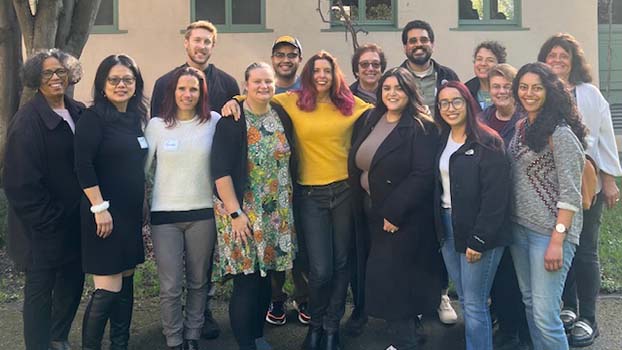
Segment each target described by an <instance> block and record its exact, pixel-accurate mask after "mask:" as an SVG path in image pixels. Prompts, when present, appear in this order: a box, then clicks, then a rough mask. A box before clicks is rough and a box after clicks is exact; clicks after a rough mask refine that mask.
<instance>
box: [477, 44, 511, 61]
mask: <svg viewBox="0 0 622 350" xmlns="http://www.w3.org/2000/svg"><path fill="white" fill-rule="evenodd" d="M480 49H488V50H490V51H491V52H492V54H493V55H495V57H496V58H497V63H505V62H506V59H507V56H508V53H507V52H506V50H505V46H504V45H503V44H501V43H500V42H498V41H494V40H489V41H484V42H482V43H480V44H479V45H477V47H476V48H475V51H473V59H475V57H476V56H477V53H478V52H479V50H480Z"/></svg>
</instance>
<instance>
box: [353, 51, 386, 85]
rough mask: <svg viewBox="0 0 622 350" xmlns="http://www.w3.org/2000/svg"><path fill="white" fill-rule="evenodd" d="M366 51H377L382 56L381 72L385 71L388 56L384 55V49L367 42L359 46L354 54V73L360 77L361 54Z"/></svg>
mask: <svg viewBox="0 0 622 350" xmlns="http://www.w3.org/2000/svg"><path fill="white" fill-rule="evenodd" d="M366 52H375V53H377V54H378V56H379V57H380V72H381V73H384V70H385V69H387V57H386V56H385V55H384V51H382V49H381V48H380V46H378V45H376V44H365V45H363V46H359V47H358V48H357V49H356V51H354V55H352V74H354V76H355V77H358V73H359V61H360V60H361V56H363V54H364V53H366Z"/></svg>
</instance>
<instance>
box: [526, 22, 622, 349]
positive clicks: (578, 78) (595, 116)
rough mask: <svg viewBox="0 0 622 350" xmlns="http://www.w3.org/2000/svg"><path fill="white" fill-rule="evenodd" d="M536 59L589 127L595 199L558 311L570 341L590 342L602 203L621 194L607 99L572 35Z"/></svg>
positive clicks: (594, 330) (554, 40)
mask: <svg viewBox="0 0 622 350" xmlns="http://www.w3.org/2000/svg"><path fill="white" fill-rule="evenodd" d="M538 61H540V62H544V63H546V64H547V65H548V66H549V67H550V68H551V70H552V71H553V73H555V74H556V75H557V76H558V77H559V78H560V79H561V80H562V82H563V83H564V86H565V87H566V89H567V90H568V91H570V93H571V95H572V96H573V97H574V100H575V102H576V104H577V109H578V110H579V113H580V114H581V117H582V118H583V119H582V121H583V123H585V126H586V127H587V129H588V130H589V134H588V135H587V137H586V138H585V140H586V143H587V146H586V148H585V153H586V154H587V155H588V156H590V158H591V159H592V160H593V161H594V163H595V164H596V167H597V168H598V170H599V187H598V188H597V190H598V191H597V192H598V195H597V197H596V201H595V202H594V203H593V204H592V206H591V207H590V208H589V209H586V210H584V211H583V229H582V230H581V238H580V244H579V246H577V251H576V253H575V257H574V260H573V262H572V265H571V267H570V271H568V276H567V278H566V285H565V287H564V294H563V296H562V299H563V301H564V307H563V309H562V312H561V317H562V321H563V322H564V327H565V328H566V329H567V330H571V329H572V331H571V337H570V338H569V339H570V344H571V345H572V346H589V345H591V344H592V343H593V342H594V338H596V337H597V336H598V334H599V331H598V324H597V322H596V298H597V296H598V293H599V291H600V262H599V260H598V236H599V231H600V222H601V216H602V213H603V207H604V206H605V205H606V206H607V208H613V207H614V206H615V205H616V204H617V202H618V201H619V200H620V190H619V189H618V186H617V185H616V182H615V177H616V176H622V168H620V160H619V159H618V149H617V146H616V140H615V134H614V132H613V123H612V121H611V111H610V110H609V103H608V102H607V100H605V98H604V97H603V95H602V94H601V93H600V91H599V90H598V88H597V87H596V86H594V85H592V84H591V82H592V75H591V73H590V69H591V68H590V66H589V64H588V63H587V60H586V58H585V54H584V53H583V49H582V48H581V45H580V44H579V42H578V41H577V39H575V38H574V37H573V36H572V35H570V34H567V33H559V34H556V35H553V36H552V37H551V38H549V39H548V40H547V41H546V42H545V43H544V44H543V45H542V48H541V49H540V53H539V54H538Z"/></svg>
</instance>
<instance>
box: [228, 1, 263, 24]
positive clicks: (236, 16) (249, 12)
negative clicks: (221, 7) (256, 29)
mask: <svg viewBox="0 0 622 350" xmlns="http://www.w3.org/2000/svg"><path fill="white" fill-rule="evenodd" d="M231 11H232V14H231V15H232V16H231V17H232V20H233V24H261V0H231Z"/></svg>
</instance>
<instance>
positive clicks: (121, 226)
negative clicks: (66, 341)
mask: <svg viewBox="0 0 622 350" xmlns="http://www.w3.org/2000/svg"><path fill="white" fill-rule="evenodd" d="M143 87H144V82H143V79H142V75H141V73H140V70H139V69H138V66H137V65H136V63H135V62H134V60H133V59H132V58H130V57H129V56H126V55H110V56H108V57H106V58H105V59H104V60H103V61H102V62H101V63H100V65H99V67H98V68H97V72H96V73H95V83H94V86H93V100H94V101H93V105H92V106H91V107H89V108H88V109H87V110H86V112H84V114H83V116H82V118H80V120H79V122H78V124H77V125H76V137H75V152H76V171H77V175H78V180H79V181H80V185H81V186H82V189H83V191H84V196H83V197H82V205H81V220H82V267H83V270H84V272H86V273H88V274H92V275H93V283H94V285H95V290H94V291H93V293H92V294H91V297H90V299H89V302H88V305H87V307H86V310H85V313H84V321H83V323H82V346H83V349H96V350H99V349H100V347H101V340H102V336H103V333H104V328H105V326H106V323H107V322H108V320H109V319H110V342H111V349H115V350H120V349H127V347H128V342H129V337H130V324H131V320H132V308H133V305H134V287H133V280H134V268H135V267H136V265H138V264H140V263H142V262H143V261H144V260H145V254H144V249H143V239H142V223H143V200H144V187H145V174H144V170H143V167H144V160H145V155H146V154H147V148H148V145H147V141H146V140H145V138H144V136H143V126H144V125H145V120H146V116H147V107H146V104H145V99H144V95H143Z"/></svg>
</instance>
